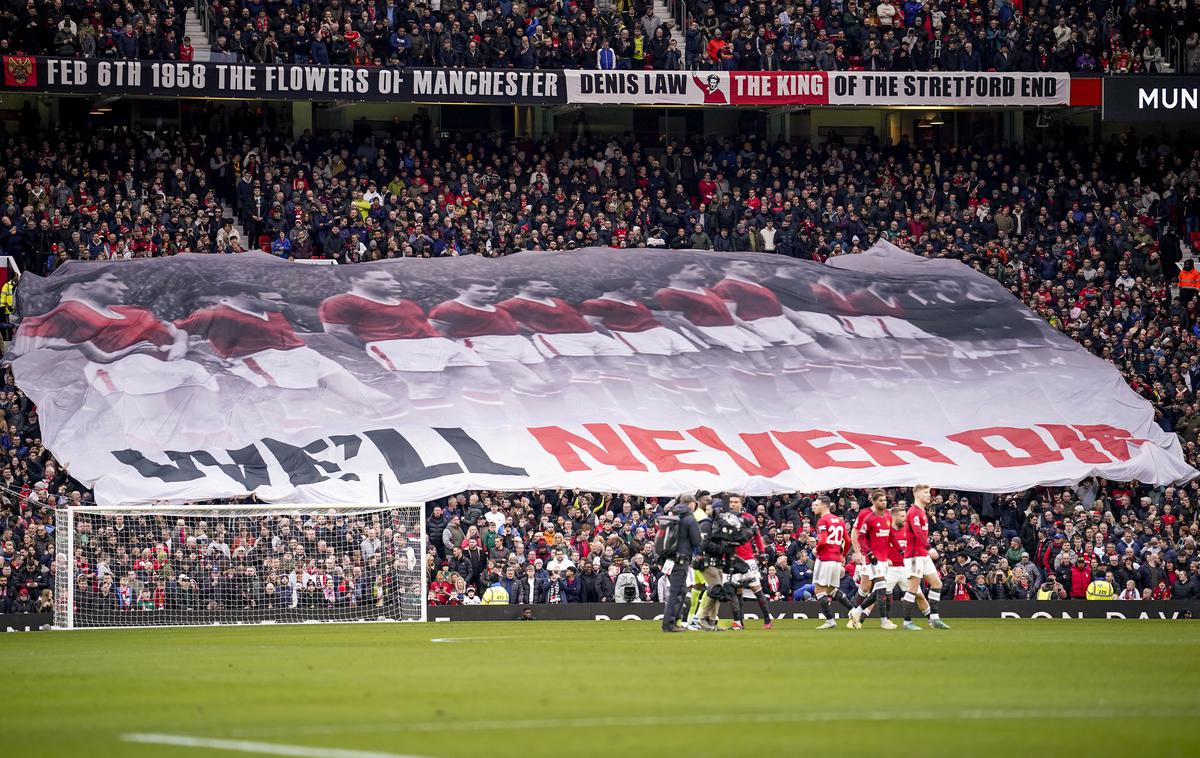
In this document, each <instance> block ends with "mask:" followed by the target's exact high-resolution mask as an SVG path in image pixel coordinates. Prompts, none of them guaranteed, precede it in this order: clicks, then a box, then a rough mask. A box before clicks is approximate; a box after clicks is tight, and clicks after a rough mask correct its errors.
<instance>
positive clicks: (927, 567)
mask: <svg viewBox="0 0 1200 758" xmlns="http://www.w3.org/2000/svg"><path fill="white" fill-rule="evenodd" d="M904 570H905V571H907V572H908V575H909V576H921V577H924V576H929V575H930V574H932V575H934V576H936V575H937V567H936V566H934V565H933V559H931V558H930V557H929V556H928V555H918V556H916V557H915V558H905V559H904Z"/></svg>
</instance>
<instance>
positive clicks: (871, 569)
mask: <svg viewBox="0 0 1200 758" xmlns="http://www.w3.org/2000/svg"><path fill="white" fill-rule="evenodd" d="M887 567H888V565H887V562H886V561H876V562H875V563H874V564H870V563H866V562H863V563H860V564H859V566H858V578H859V579H860V580H862V579H873V580H879V579H883V578H884V577H885V576H886V575H887Z"/></svg>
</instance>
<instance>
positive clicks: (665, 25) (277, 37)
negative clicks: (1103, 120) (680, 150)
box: [0, 0, 1200, 73]
mask: <svg viewBox="0 0 1200 758" xmlns="http://www.w3.org/2000/svg"><path fill="white" fill-rule="evenodd" d="M185 7H186V6H185V4H184V3H182V2H177V1H176V0H154V1H153V2H151V0H138V1H134V0H130V1H128V2H125V3H82V2H77V1H76V0H53V2H39V3H33V2H30V3H24V4H23V3H19V2H10V3H7V4H5V5H4V7H3V9H2V10H0V52H3V53H5V54H8V53H13V52H23V53H40V54H49V55H60V56H84V57H110V58H126V59H134V58H140V59H149V60H181V61H188V60H192V59H193V56H194V55H195V44H196V43H197V42H199V40H191V39H190V38H188V37H186V36H185V35H184V16H185V13H184V11H185ZM680 7H681V8H683V9H686V13H682V12H680V13H678V18H670V17H669V18H663V17H660V16H658V15H656V13H655V11H654V7H653V5H652V4H650V3H647V2H646V0H636V1H635V2H630V1H629V0H617V2H600V3H597V2H595V1H594V0H576V1H572V2H565V3H564V2H561V0H549V1H547V0H534V1H532V2H511V0H476V1H475V2H471V0H442V1H441V2H439V3H424V2H417V1H416V0H368V1H367V2H360V1H359V0H331V1H330V2H295V3H283V2H274V1H271V0H212V2H211V3H209V4H206V5H203V6H200V12H201V13H202V14H203V15H204V18H205V19H206V25H207V29H208V31H207V35H208V37H209V40H208V41H210V42H211V45H212V53H213V55H214V56H215V57H214V59H216V60H230V61H232V60H237V61H251V62H259V63H316V64H338V65H355V66H368V65H374V66H382V65H388V66H443V67H466V68H483V67H502V68H510V67H515V68H526V69H532V68H583V69H595V68H626V69H642V68H653V69H680V68H689V69H699V68H713V69H716V68H721V69H742V70H759V69H765V70H835V69H840V70H846V69H865V70H900V71H907V70H914V71H922V70H942V71H992V70H994V71H1085V72H1088V71H1090V72H1101V71H1103V72H1109V73H1127V72H1132V71H1163V70H1165V69H1164V65H1165V64H1166V58H1167V54H1166V50H1167V48H1168V47H1169V46H1170V42H1169V41H1170V40H1174V41H1177V42H1179V43H1185V40H1186V44H1187V45H1188V47H1187V48H1186V55H1187V56H1188V59H1189V61H1191V59H1193V58H1195V59H1196V60H1195V61H1192V62H1195V63H1200V49H1198V46H1197V44H1196V42H1197V39H1198V38H1197V36H1196V35H1197V32H1200V18H1198V14H1197V7H1196V0H1147V2H1116V1H1115V0H1106V1H1105V0H1102V1H1100V2H1096V1H1092V2H1087V1H1085V0H1065V1H1063V2H1047V1H1046V0H971V1H970V2H964V1H960V0H883V1H882V2H879V3H875V2H872V1H871V0H801V1H799V2H794V1H793V0H755V1H753V2H744V3H742V2H710V1H709V0H685V2H682V3H680ZM677 24H679V25H680V26H681V27H682V28H679V29H676V28H675V27H676V25H677ZM672 32H677V34H676V35H673V34H672ZM602 50H603V51H605V52H602ZM608 51H611V54H610V53H609V52H608ZM1197 68H1200V66H1198V67H1197Z"/></svg>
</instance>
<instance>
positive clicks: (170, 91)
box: [0, 55, 1100, 108]
mask: <svg viewBox="0 0 1200 758" xmlns="http://www.w3.org/2000/svg"><path fill="white" fill-rule="evenodd" d="M3 64H4V71H3V78H2V80H0V89H4V90H18V91H19V90H27V91H31V92H49V93H57V94H67V95H120V96H131V95H144V96H164V97H226V98H229V97H232V98H240V99H283V100H298V99H299V100H308V99H316V100H351V101H353V100H365V101H372V100H374V101H381V100H385V101H396V102H432V103H468V104H469V103H479V104H522V105H556V104H559V105H561V104H584V105H587V104H595V105H632V106H637V105H697V106H719V105H796V106H831V105H832V106H877V105H911V106H922V107H935V108H936V107H951V106H981V107H984V106H1020V107H1029V106H1038V107H1061V106H1066V105H1099V104H1100V102H1099V99H1098V97H1099V95H1098V94H1093V92H1094V91H1095V89H1096V88H1095V87H1093V88H1092V89H1091V90H1089V89H1087V88H1086V87H1083V88H1078V89H1079V92H1078V93H1077V92H1075V89H1077V88H1075V87H1074V85H1073V81H1072V79H1071V77H1070V76H1069V75H1067V74H1056V73H978V72H949V73H948V72H937V71H926V72H867V71H577V70H571V71H564V70H560V69H545V70H533V71H528V70H517V69H448V68H389V67H372V66H368V67H361V66H310V65H299V64H279V65H260V64H247V63H213V62H199V61H193V62H187V63H183V62H177V61H133V60H131V61H127V60H110V59H94V58H92V59H77V58H44V57H34V56H25V55H7V56H3ZM1078 81H1080V82H1087V81H1089V80H1078ZM1091 81H1097V80H1091Z"/></svg>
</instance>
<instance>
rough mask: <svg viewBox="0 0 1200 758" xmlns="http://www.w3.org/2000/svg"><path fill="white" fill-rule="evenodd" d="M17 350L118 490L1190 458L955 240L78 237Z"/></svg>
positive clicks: (1017, 470) (650, 479)
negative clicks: (282, 248)
mask: <svg viewBox="0 0 1200 758" xmlns="http://www.w3.org/2000/svg"><path fill="white" fill-rule="evenodd" d="M18 309H19V314H20V316H21V322H20V327H19V329H18V330H17V334H16V338H15V341H14V345H13V350H12V351H11V352H10V355H9V359H10V361H11V364H12V368H13V371H14V374H15V377H16V380H17V384H18V386H19V387H20V389H21V390H22V391H23V392H25V393H26V394H27V395H28V396H29V397H30V398H31V399H32V400H33V402H34V403H36V405H37V408H38V414H39V418H40V428H41V433H42V435H43V442H44V444H45V445H46V446H47V447H48V448H49V449H50V450H51V452H53V454H54V455H55V457H56V458H58V459H59V460H60V461H62V462H63V463H64V464H65V465H67V467H68V468H69V470H70V472H71V474H72V476H74V477H76V478H77V479H79V480H80V481H82V482H84V483H86V484H88V485H89V486H93V487H94V488H95V493H96V499H97V501H98V502H99V503H100V504H103V505H119V504H126V503H142V502H146V501H151V500H153V501H163V502H183V501H197V500H206V499H212V498H224V497H232V496H240V495H246V494H249V493H253V494H256V495H258V496H259V497H260V498H262V499H264V500H268V501H285V502H286V501H297V502H299V501H304V502H343V503H350V502H363V501H364V500H372V499H374V498H375V497H376V495H377V493H378V488H379V484H380V482H381V481H382V484H383V485H384V487H385V489H386V491H387V493H388V495H389V497H391V498H393V499H397V500H418V501H424V500H430V499H433V498H437V497H442V496H445V495H448V494H452V493H455V492H460V491H462V490H465V489H504V490H519V489H532V488H548V487H577V488H588V489H595V490H603V491H613V492H626V493H631V494H643V495H664V494H673V493H676V492H679V491H681V490H684V489H688V488H697V487H703V488H706V489H709V490H714V491H736V492H741V493H746V494H752V495H763V494H771V493H777V492H792V491H804V492H808V491H816V490H825V489H830V488H836V487H862V486H888V485H911V484H913V483H916V482H926V483H929V484H932V485H934V486H940V487H953V488H957V489H968V490H973V491H990V492H1004V491H1013V490H1018V489H1024V488H1027V487H1030V486H1034V485H1040V484H1047V485H1064V484H1070V483H1074V482H1077V481H1078V480H1080V479H1083V478H1085V477H1087V476H1092V475H1098V476H1102V477H1105V478H1108V479H1113V480H1121V481H1127V480H1138V481H1142V482H1150V483H1155V484H1167V483H1173V482H1183V481H1186V480H1189V479H1191V478H1192V477H1193V476H1195V475H1196V471H1195V470H1194V469H1192V468H1191V467H1190V466H1189V465H1188V464H1187V463H1186V462H1185V461H1184V459H1183V454H1182V449H1181V447H1180V444H1179V441H1178V438H1177V437H1176V436H1175V435H1174V434H1168V433H1165V432H1163V431H1162V430H1161V429H1160V428H1159V427H1158V426H1157V425H1156V424H1155V423H1154V420H1153V412H1152V409H1151V407H1150V405H1149V403H1147V402H1146V401H1145V400H1143V399H1142V398H1141V397H1139V396H1138V395H1137V394H1136V393H1135V392H1133V390H1131V389H1130V388H1129V387H1128V386H1127V385H1126V384H1125V383H1124V382H1123V381H1122V379H1121V377H1120V375H1119V374H1118V372H1117V370H1116V369H1115V368H1114V367H1113V366H1112V365H1111V364H1109V363H1107V362H1105V361H1102V360H1101V359H1099V358H1097V357H1094V356H1093V355H1091V354H1090V353H1088V352H1087V351H1086V350H1084V349H1083V348H1082V347H1080V346H1079V345H1077V344H1076V343H1075V342H1073V341H1072V340H1071V339H1069V338H1068V337H1066V336H1064V335H1062V334H1060V333H1059V332H1057V331H1055V330H1054V329H1052V328H1051V327H1050V326H1049V325H1048V324H1046V323H1045V322H1044V321H1042V320H1041V319H1039V318H1038V317H1037V316H1036V315H1035V314H1034V313H1032V312H1031V311H1029V310H1028V309H1027V308H1025V307H1024V306H1023V305H1022V304H1021V303H1020V302H1019V301H1018V300H1017V299H1016V298H1014V297H1013V296H1012V295H1011V294H1010V293H1008V292H1007V291H1006V290H1005V289H1004V288H1003V287H1001V286H1000V285H999V284H998V283H996V282H995V281H993V280H992V279H990V278H988V277H986V276H984V275H983V274H981V273H979V272H976V271H973V270H972V269H970V268H968V267H966V266H964V265H962V264H961V263H959V262H957V261H953V260H945V259H925V258H920V257H917V256H913V255H911V254H909V253H906V252H904V251H902V250H899V249H898V248H895V247H894V246H891V245H889V244H888V243H880V244H879V245H876V246H875V247H874V248H872V249H871V250H870V251H868V252H867V253H865V254H862V255H850V256H841V257H836V258H834V259H832V260H831V261H830V264H829V265H823V264H817V263H813V262H810V261H799V260H794V259H790V258H785V257H781V256H776V255H763V254H752V253H729V254H726V253H712V252H699V251H665V250H645V249H628V250H612V249H608V248H593V249H583V250H576V251H570V252H561V253H539V252H528V253H521V254H518V255H513V256H509V257H507V258H501V259H484V258H477V257H454V258H444V259H401V260H388V261H379V262H374V263H364V264H355V265H346V266H297V265H294V264H293V263H289V262H287V261H284V260H281V259H278V258H275V257H273V256H271V255H268V254H266V253H247V254H244V255H240V256H232V257H229V256H220V257H218V256H206V255H190V254H189V255H180V256H175V257H171V258H156V259H146V260H134V261H118V262H102V263H101V262H96V263H86V262H76V261H72V262H69V263H66V264H65V265H63V266H62V267H61V268H60V269H59V270H58V271H56V272H55V273H54V274H52V275H51V276H49V277H45V278H42V277H36V276H30V275H26V276H25V277H23V278H22V279H21V282H20V284H19V286H18Z"/></svg>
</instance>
